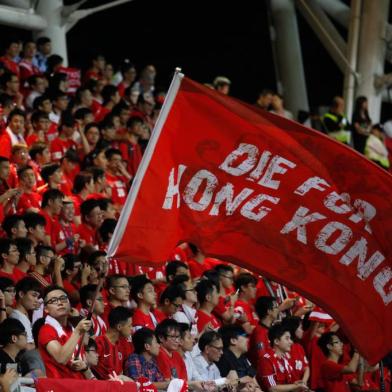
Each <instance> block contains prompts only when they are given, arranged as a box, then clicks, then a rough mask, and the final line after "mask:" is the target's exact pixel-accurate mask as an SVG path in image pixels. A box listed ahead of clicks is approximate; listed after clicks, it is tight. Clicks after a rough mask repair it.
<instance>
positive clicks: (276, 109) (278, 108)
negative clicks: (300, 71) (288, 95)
mask: <svg viewBox="0 0 392 392" xmlns="http://www.w3.org/2000/svg"><path fill="white" fill-rule="evenodd" d="M271 107H272V110H271V112H272V113H276V114H278V115H279V116H282V117H285V118H288V119H290V120H294V116H293V113H291V112H290V111H288V110H286V109H285V108H284V105H283V96H282V95H280V94H277V93H275V94H274V95H273V96H272V102H271Z"/></svg>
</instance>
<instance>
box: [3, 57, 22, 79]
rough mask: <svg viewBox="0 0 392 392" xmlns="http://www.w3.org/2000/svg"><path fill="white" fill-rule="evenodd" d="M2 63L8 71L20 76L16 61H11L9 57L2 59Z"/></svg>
mask: <svg viewBox="0 0 392 392" xmlns="http://www.w3.org/2000/svg"><path fill="white" fill-rule="evenodd" d="M0 61H1V62H2V63H3V65H4V67H5V68H7V69H8V71H10V72H12V73H14V74H16V75H17V76H19V71H20V70H19V65H18V63H15V61H13V60H11V59H10V58H8V57H7V56H3V57H0Z"/></svg>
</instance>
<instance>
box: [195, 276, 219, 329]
mask: <svg viewBox="0 0 392 392" xmlns="http://www.w3.org/2000/svg"><path fill="white" fill-rule="evenodd" d="M196 292H197V300H198V301H199V303H200V308H199V309H198V310H197V312H196V316H197V330H198V331H199V333H202V332H204V330H208V329H209V330H211V329H212V330H214V331H217V330H218V329H219V328H220V327H221V323H220V321H219V320H218V319H217V318H216V317H215V316H214V315H213V314H212V311H213V310H214V308H215V307H216V305H218V302H219V294H218V288H217V286H216V284H215V283H214V282H212V281H211V280H208V279H203V280H201V281H200V282H199V283H198V284H197V286H196Z"/></svg>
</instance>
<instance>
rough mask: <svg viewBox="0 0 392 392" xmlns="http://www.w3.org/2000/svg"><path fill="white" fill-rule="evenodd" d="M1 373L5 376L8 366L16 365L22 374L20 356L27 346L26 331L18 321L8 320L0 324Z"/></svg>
mask: <svg viewBox="0 0 392 392" xmlns="http://www.w3.org/2000/svg"><path fill="white" fill-rule="evenodd" d="M0 344H1V346H2V348H1V349H0V373H1V374H4V373H5V371H6V369H7V364H13V365H15V369H17V370H18V373H21V369H20V368H19V363H18V358H17V357H18V355H19V353H20V352H21V351H22V350H24V349H25V348H26V346H27V341H26V331H25V329H24V326H23V324H22V323H21V322H20V321H19V320H16V319H12V318H10V319H6V320H4V321H3V322H2V323H1V324H0Z"/></svg>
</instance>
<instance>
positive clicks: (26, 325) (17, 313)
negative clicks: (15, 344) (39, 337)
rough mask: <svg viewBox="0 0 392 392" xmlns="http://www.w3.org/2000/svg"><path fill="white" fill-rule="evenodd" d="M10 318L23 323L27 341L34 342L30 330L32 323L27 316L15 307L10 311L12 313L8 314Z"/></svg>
mask: <svg viewBox="0 0 392 392" xmlns="http://www.w3.org/2000/svg"><path fill="white" fill-rule="evenodd" d="M10 318H13V319H16V320H19V321H20V322H21V323H22V324H23V326H24V328H25V331H26V333H27V343H34V338H33V332H32V330H31V328H32V325H31V321H30V320H29V318H28V317H27V316H26V315H25V314H23V313H22V312H20V311H19V310H17V309H14V310H13V311H12V313H11V314H10Z"/></svg>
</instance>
